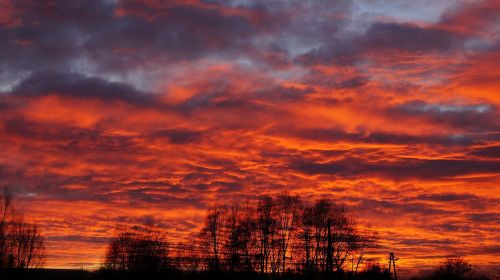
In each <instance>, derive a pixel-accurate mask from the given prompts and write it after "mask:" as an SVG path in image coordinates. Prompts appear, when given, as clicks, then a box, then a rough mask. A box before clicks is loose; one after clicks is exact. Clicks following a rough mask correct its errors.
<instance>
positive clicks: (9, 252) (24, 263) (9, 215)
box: [0, 188, 45, 270]
mask: <svg viewBox="0 0 500 280" xmlns="http://www.w3.org/2000/svg"><path fill="white" fill-rule="evenodd" d="M44 260H45V254H44V238H43V236H42V235H41V233H40V230H39V228H38V227H37V225H36V224H35V223H30V222H27V221H26V220H25V218H24V216H23V215H22V213H20V212H19V211H18V210H17V209H16V208H15V207H14V203H13V199H12V196H11V195H10V192H9V190H8V189H7V188H5V189H3V190H2V192H1V193H0V270H5V269H28V268H39V267H41V266H42V265H43V263H44Z"/></svg>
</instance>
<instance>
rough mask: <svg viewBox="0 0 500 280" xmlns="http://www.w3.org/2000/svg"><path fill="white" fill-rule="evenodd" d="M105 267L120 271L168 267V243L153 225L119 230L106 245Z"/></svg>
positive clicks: (153, 269) (160, 231)
mask: <svg viewBox="0 0 500 280" xmlns="http://www.w3.org/2000/svg"><path fill="white" fill-rule="evenodd" d="M105 265H106V268H107V269H111V270H120V271H157V270H161V269H165V268H168V265H169V259H168V243H167V242H166V241H165V235H164V233H163V231H162V230H160V229H159V228H158V227H155V226H153V225H146V226H144V227H142V228H139V229H130V230H126V231H122V232H119V233H118V234H117V235H116V237H114V238H113V239H112V240H111V242H110V244H109V247H108V251H107V254H106V264H105Z"/></svg>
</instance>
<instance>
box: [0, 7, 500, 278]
mask: <svg viewBox="0 0 500 280" xmlns="http://www.w3.org/2000/svg"><path fill="white" fill-rule="evenodd" d="M0 186H4V187H9V188H10V189H11V190H12V191H13V193H14V195H15V197H16V200H17V205H18V206H19V208H20V209H22V210H23V212H24V213H25V215H26V216H27V217H29V219H32V220H35V221H36V222H37V223H38V224H39V225H40V226H41V229H42V231H43V233H44V235H45V236H46V240H47V243H46V246H47V255H48V257H47V262H46V265H47V266H49V267H82V266H84V267H86V266H92V265H93V264H95V263H99V262H101V261H102V260H103V257H104V252H105V247H106V243H107V242H108V240H109V237H110V236H112V235H113V233H114V231H115V229H116V228H117V227H118V226H126V225H135V224H140V223H143V222H147V221H154V222H156V223H159V224H160V225H161V226H162V227H164V228H165V229H166V230H167V231H168V233H169V236H170V238H172V239H179V238H182V237H185V236H187V235H189V233H190V232H193V231H197V230H198V229H199V227H200V226H201V222H202V220H203V217H204V215H205V211H206V208H207V207H208V206H212V205H216V204H217V205H222V204H231V203H243V202H245V201H255V200H257V199H258V198H259V197H260V196H262V195H266V194H277V193H282V192H283V191H288V192H290V193H292V194H297V195H300V196H301V197H302V198H303V200H304V201H305V202H306V203H308V202H313V201H314V200H315V199H318V198H325V197H330V198H332V199H334V200H335V201H338V202H340V203H344V204H346V206H347V209H348V210H349V212H350V213H352V214H353V215H354V216H355V217H356V219H357V221H358V224H359V226H360V227H362V228H371V229H372V230H376V231H377V232H378V236H379V238H380V240H379V244H380V248H378V249H377V250H376V252H374V254H372V256H379V257H380V262H381V263H385V262H386V259H385V255H386V254H388V252H390V251H394V252H395V254H396V255H397V256H398V257H399V258H400V260H399V261H398V264H400V265H401V267H403V268H413V267H417V266H420V265H422V264H425V265H433V264H435V263H438V262H441V261H442V260H443V259H444V257H445V256H446V255H449V254H462V255H464V256H466V259H467V260H469V261H470V262H471V263H473V264H475V265H476V264H477V265H482V266H489V267H495V266H496V267H497V269H500V258H499V256H500V242H499V240H500V233H499V232H500V1H498V0H490V1H467V0H418V1H393V0H353V1H348V0H336V1H326V0H325V1H320V0H318V1H299V0H296V1H264V0H262V1H246V0H213V1H211V0H187V1H181V0H170V1H161V0H137V1H128V0H81V1H66V0H53V1H39V0H24V1H15V0H0Z"/></svg>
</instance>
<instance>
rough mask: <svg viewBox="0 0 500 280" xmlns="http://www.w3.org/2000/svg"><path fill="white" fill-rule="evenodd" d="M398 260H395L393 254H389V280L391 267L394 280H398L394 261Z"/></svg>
mask: <svg viewBox="0 0 500 280" xmlns="http://www.w3.org/2000/svg"><path fill="white" fill-rule="evenodd" d="M397 260H399V258H396V257H395V256H394V253H393V252H391V253H389V280H391V266H392V268H393V271H394V280H398V274H397V273H396V261H397Z"/></svg>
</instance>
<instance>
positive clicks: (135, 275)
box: [0, 269, 389, 280]
mask: <svg viewBox="0 0 500 280" xmlns="http://www.w3.org/2000/svg"><path fill="white" fill-rule="evenodd" d="M388 276H389V275H388V274H387V273H385V272H381V271H380V272H373V271H372V272H363V273H360V274H358V275H357V276H356V277H353V275H349V274H341V275H340V274H332V275H325V274H310V275H304V274H297V273H288V274H285V275H275V276H273V275H265V276H262V275H260V274H259V273H255V272H248V273H244V272H233V273H231V272H213V271H202V272H185V271H160V272H154V273H152V272H117V271H105V270H100V271H95V272H90V271H85V270H71V269H32V270H0V279H2V280H4V279H9V280H10V279H15V280H18V279H19V280H23V279H26V280H28V279H34V280H35V279H36V280H52V279H54V280H105V279H106V280H108V279H110V280H113V279H117V280H118V279H124V280H128V279H130V280H131V279H153V280H156V279H179V280H211V279H214V280H215V279H217V280H231V279H236V280H261V279H265V280H278V279H287V280H302V279H304V280H306V279H307V280H326V279H332V280H333V279H339V280H340V279H342V280H354V279H356V280H357V279H359V280H378V279H380V280H386V279H388V278H389V277H388Z"/></svg>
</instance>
